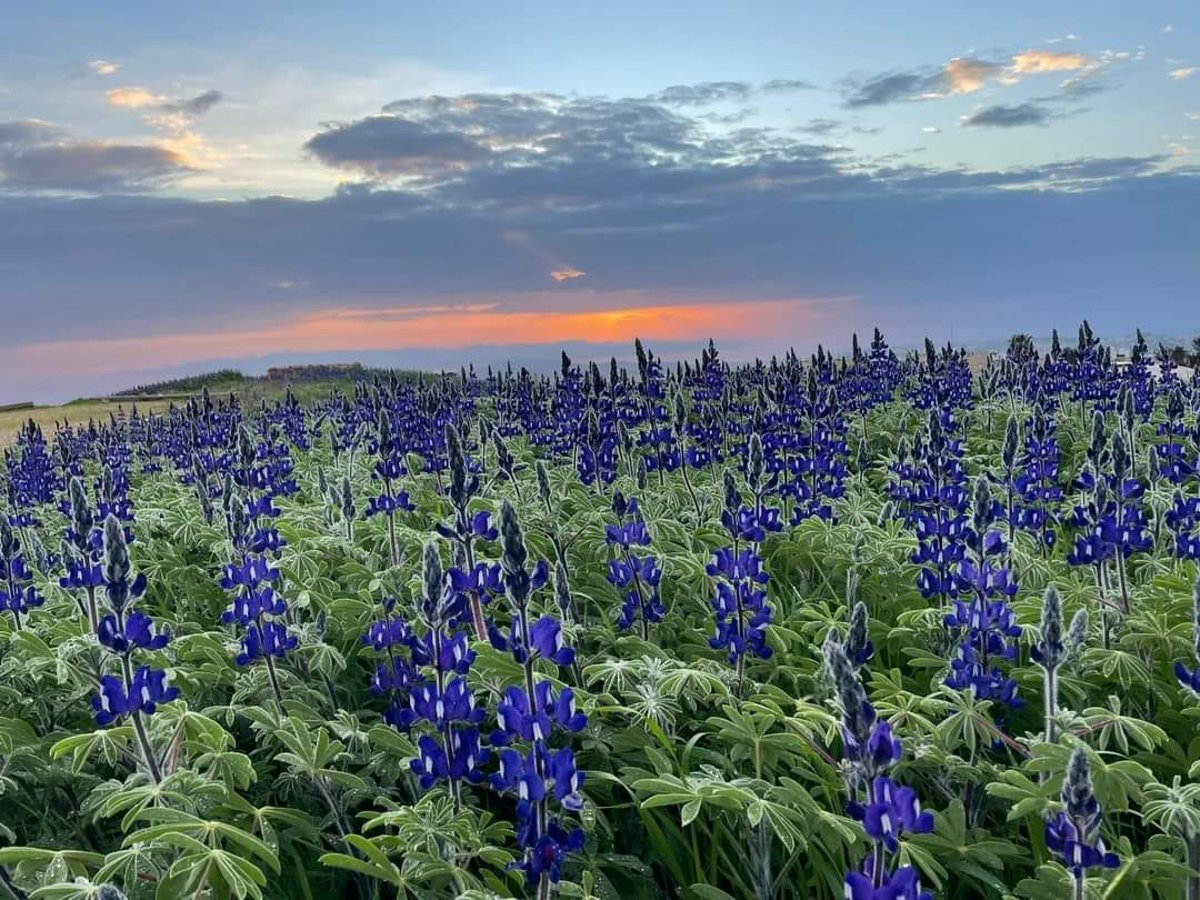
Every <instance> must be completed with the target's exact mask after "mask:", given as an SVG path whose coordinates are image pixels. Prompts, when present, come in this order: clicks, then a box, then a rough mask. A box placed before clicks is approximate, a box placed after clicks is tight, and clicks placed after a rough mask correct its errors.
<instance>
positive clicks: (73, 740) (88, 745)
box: [50, 725, 133, 775]
mask: <svg viewBox="0 0 1200 900" xmlns="http://www.w3.org/2000/svg"><path fill="white" fill-rule="evenodd" d="M132 746H133V726H131V725H120V726H117V727H115V728H99V729H97V730H95V731H89V732H85V733H83V734H73V735H71V736H69V737H65V738H63V739H62V740H60V741H57V742H56V743H55V744H54V745H53V746H52V747H51V748H50V755H51V757H53V758H54V759H61V758H62V757H64V756H67V755H70V757H71V771H72V772H73V773H74V774H76V775H78V774H79V773H80V772H82V771H83V769H84V767H85V766H86V765H87V764H88V762H89V761H90V760H91V758H92V757H93V756H94V755H96V754H97V753H99V754H100V756H101V757H102V758H103V760H104V761H105V763H107V764H108V765H109V766H115V765H116V764H117V761H118V760H120V759H121V758H122V757H123V756H124V755H128V754H129V753H130V752H131V751H130V748H131V747H132Z"/></svg>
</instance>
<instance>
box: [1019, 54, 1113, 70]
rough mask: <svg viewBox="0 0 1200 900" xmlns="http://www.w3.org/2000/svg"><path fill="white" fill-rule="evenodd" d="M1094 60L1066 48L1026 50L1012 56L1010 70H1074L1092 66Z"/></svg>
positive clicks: (1094, 62)
mask: <svg viewBox="0 0 1200 900" xmlns="http://www.w3.org/2000/svg"><path fill="white" fill-rule="evenodd" d="M1095 64H1096V61H1095V60H1094V59H1093V58H1092V57H1090V56H1088V55H1087V54H1086V53H1072V52H1070V51H1067V50H1026V51H1024V52H1023V53H1018V54H1016V55H1015V56H1014V57H1013V58H1012V71H1013V72H1014V73H1015V74H1017V75H1040V74H1042V73H1044V72H1074V71H1076V70H1078V69H1087V68H1090V67H1091V66H1094V65H1095Z"/></svg>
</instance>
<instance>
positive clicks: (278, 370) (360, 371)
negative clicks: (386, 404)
mask: <svg viewBox="0 0 1200 900" xmlns="http://www.w3.org/2000/svg"><path fill="white" fill-rule="evenodd" d="M367 375H368V370H367V369H366V368H364V367H363V365H362V363H314V364H312V365H306V366H273V367H272V368H270V369H267V380H269V381H292V382H295V381H337V380H338V379H343V378H344V379H349V380H351V381H361V380H363V379H364V378H366V377H367Z"/></svg>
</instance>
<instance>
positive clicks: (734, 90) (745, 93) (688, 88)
mask: <svg viewBox="0 0 1200 900" xmlns="http://www.w3.org/2000/svg"><path fill="white" fill-rule="evenodd" d="M752 93H753V88H752V87H751V86H750V85H749V84H746V83H745V82H744V81H705V82H701V83H700V84H677V85H674V86H672V87H669V88H666V89H664V90H661V91H659V92H658V93H656V94H651V95H650V96H648V97H647V98H646V99H647V100H649V101H650V102H652V103H663V104H666V105H667V106H708V105H709V104H712V103H721V102H725V101H731V100H745V99H747V98H748V97H749V96H750V95H751V94H752Z"/></svg>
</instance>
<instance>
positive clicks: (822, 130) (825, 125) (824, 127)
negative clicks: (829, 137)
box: [796, 119, 842, 134]
mask: <svg viewBox="0 0 1200 900" xmlns="http://www.w3.org/2000/svg"><path fill="white" fill-rule="evenodd" d="M841 127H842V123H841V122H839V121H838V120H837V119H812V120H811V121H809V122H807V123H806V124H804V125H797V126H796V131H799V132H801V133H802V134H829V133H831V132H834V131H837V130H838V129H839V128H841Z"/></svg>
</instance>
